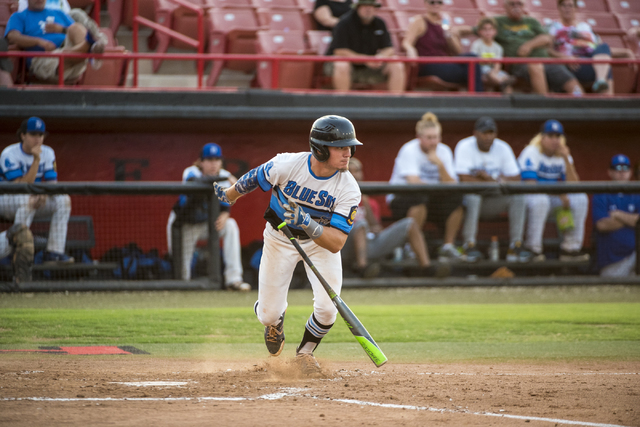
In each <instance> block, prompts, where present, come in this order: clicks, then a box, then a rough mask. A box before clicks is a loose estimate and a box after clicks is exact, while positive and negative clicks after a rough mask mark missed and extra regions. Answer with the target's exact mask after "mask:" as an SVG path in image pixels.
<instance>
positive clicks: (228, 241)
mask: <svg viewBox="0 0 640 427" xmlns="http://www.w3.org/2000/svg"><path fill="white" fill-rule="evenodd" d="M222 162H223V157H222V149H221V148H220V146H219V145H218V144H215V143H213V142H210V143H208V144H205V145H204V147H202V151H201V152H200V157H199V158H198V159H197V160H196V161H195V162H194V163H193V165H192V166H189V167H188V168H186V169H185V170H184V172H182V182H192V181H193V182H205V183H209V184H211V183H213V182H214V181H217V180H218V179H220V178H226V179H225V180H224V181H218V182H220V184H221V185H224V186H227V187H228V186H231V185H232V184H234V183H235V182H236V178H235V177H234V176H233V175H231V173H230V172H229V171H227V170H226V169H223V168H222ZM229 211H230V206H229V205H228V204H225V203H222V202H221V203H220V215H219V216H218V218H217V219H216V230H218V233H219V235H220V239H221V240H222V256H223V258H224V280H225V284H226V288H227V289H229V290H236V291H249V290H251V285H249V284H248V283H244V281H243V280H242V274H243V270H242V258H241V249H242V248H241V246H240V230H239V229H238V223H237V222H236V220H235V219H233V218H231V217H230V216H229ZM174 233H175V234H174ZM208 235H209V207H208V199H207V198H206V197H203V196H195V195H190V196H185V195H181V196H180V198H179V199H178V201H177V203H176V204H175V206H174V207H173V210H172V211H171V213H170V214H169V221H168V223H167V246H168V248H169V253H173V250H174V249H176V247H177V246H178V245H176V244H172V243H173V238H174V236H175V237H177V236H182V242H181V243H182V247H181V250H182V259H181V264H182V279H183V280H191V269H192V261H193V254H194V253H195V250H196V245H197V243H198V240H200V239H206V238H207V237H208ZM174 255H176V256H178V255H177V254H174Z"/></svg>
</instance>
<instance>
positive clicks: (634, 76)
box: [600, 34, 638, 93]
mask: <svg viewBox="0 0 640 427" xmlns="http://www.w3.org/2000/svg"><path fill="white" fill-rule="evenodd" d="M600 37H601V38H602V41H603V42H604V43H607V44H608V45H609V46H610V47H611V48H623V49H628V48H630V46H629V44H628V43H627V40H626V36H621V35H607V34H605V35H601V36H600ZM611 71H612V73H613V83H614V85H613V89H614V92H615V93H632V92H633V91H634V89H635V88H636V82H637V80H638V70H637V67H635V66H634V65H633V64H631V65H613V66H612V67H611Z"/></svg>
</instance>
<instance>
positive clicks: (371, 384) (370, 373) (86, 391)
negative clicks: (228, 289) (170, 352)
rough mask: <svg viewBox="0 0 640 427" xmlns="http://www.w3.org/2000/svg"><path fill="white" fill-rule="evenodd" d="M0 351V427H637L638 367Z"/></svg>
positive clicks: (639, 403)
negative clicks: (304, 362) (308, 366)
mask: <svg viewBox="0 0 640 427" xmlns="http://www.w3.org/2000/svg"><path fill="white" fill-rule="evenodd" d="M320 362H321V364H322V367H323V376H322V377H320V378H309V377H305V376H303V375H302V374H301V373H299V371H298V369H297V367H296V365H295V364H294V362H293V359H292V358H286V357H281V358H278V359H275V358H274V359H263V360H258V361H249V360H247V361H228V360H193V359H188V360H187V359H174V358H157V357H153V356H147V355H129V356H73V355H71V356H69V355H59V354H2V355H0V425H11V426H34V425H67V426H86V425H121V426H128V425H131V426H133V425H136V426H140V425H154V426H169V425H172V426H175V425H180V426H190V425H214V426H227V425H228V426H239V427H242V426H278V427H285V426H296V427H298V426H301V425H303V426H329V425H339V424H340V425H342V426H345V427H346V426H358V425H377V426H417V425H450V426H513V425H527V426H555V425H558V426H559V425H587V426H602V427H604V426H609V425H622V426H640V362H609V361H607V362H596V361H581V362H572V363H566V362H541V363H539V364H538V363H523V362H514V363H500V364H489V363H487V364H484V363H469V364H464V363H450V364H391V363H389V364H388V365H385V366H383V367H381V368H378V369H374V367H373V365H370V364H368V363H367V362H361V363H354V362H348V363H346V362H345V363H337V362H335V361H331V362H328V361H322V360H321V359H320Z"/></svg>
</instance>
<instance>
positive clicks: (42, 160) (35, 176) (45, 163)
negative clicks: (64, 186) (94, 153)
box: [0, 117, 73, 263]
mask: <svg viewBox="0 0 640 427" xmlns="http://www.w3.org/2000/svg"><path fill="white" fill-rule="evenodd" d="M17 133H18V137H19V138H20V142H17V143H15V144H11V145H9V146H8V147H6V148H5V149H4V150H3V151H2V154H0V171H1V174H0V180H2V181H11V182H24V183H29V184H33V183H34V182H56V181H57V180H58V173H57V171H56V155H55V153H54V151H53V149H52V148H51V147H49V146H47V145H43V142H44V138H45V124H44V121H43V120H42V119H40V118H38V117H31V118H29V119H26V120H24V121H23V122H22V124H21V125H20V128H19V129H18V132H17ZM49 215H51V226H50V228H49V239H48V241H47V250H46V251H45V253H44V257H43V260H44V263H71V262H73V258H72V257H70V256H68V255H66V254H65V253H64V251H65V244H66V241H67V226H68V223H69V216H70V215H71V198H70V197H69V196H68V195H66V194H56V195H52V196H45V195H29V194H3V195H0V216H1V217H4V218H7V219H10V220H13V221H14V224H22V225H24V226H26V227H27V228H28V227H30V226H31V222H32V221H33V219H34V217H36V216H49ZM5 233H6V232H4V233H2V234H0V258H1V257H5V256H7V255H8V254H9V253H11V246H15V243H16V242H13V241H11V239H10V238H9V237H10V236H11V233H9V236H8V237H5ZM10 244H11V246H10Z"/></svg>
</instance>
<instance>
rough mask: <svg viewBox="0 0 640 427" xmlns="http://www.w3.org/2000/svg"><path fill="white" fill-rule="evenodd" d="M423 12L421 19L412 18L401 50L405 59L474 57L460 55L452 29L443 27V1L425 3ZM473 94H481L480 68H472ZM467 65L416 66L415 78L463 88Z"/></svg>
mask: <svg viewBox="0 0 640 427" xmlns="http://www.w3.org/2000/svg"><path fill="white" fill-rule="evenodd" d="M424 4H425V5H426V8H427V11H426V13H425V14H423V15H416V16H414V17H413V20H412V21H411V23H410V24H409V28H408V29H407V32H406V34H405V35H404V38H403V39H402V48H403V49H404V50H405V51H406V52H407V56H408V57H409V58H418V57H425V56H475V54H473V53H469V54H466V55H461V53H462V46H461V45H460V38H459V34H458V31H457V29H456V28H450V26H449V24H448V23H443V16H444V15H443V13H442V4H443V0H426V1H425V2H424ZM475 67H476V73H475V76H476V80H475V90H476V91H482V90H483V86H482V73H481V71H480V65H479V64H476V65H475ZM468 73H469V65H468V64H464V63H462V64H455V63H451V64H435V63H433V64H430V63H427V64H420V66H419V67H418V75H419V76H436V77H438V78H440V79H442V80H443V81H445V82H448V83H458V84H466V83H467V80H468Z"/></svg>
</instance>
